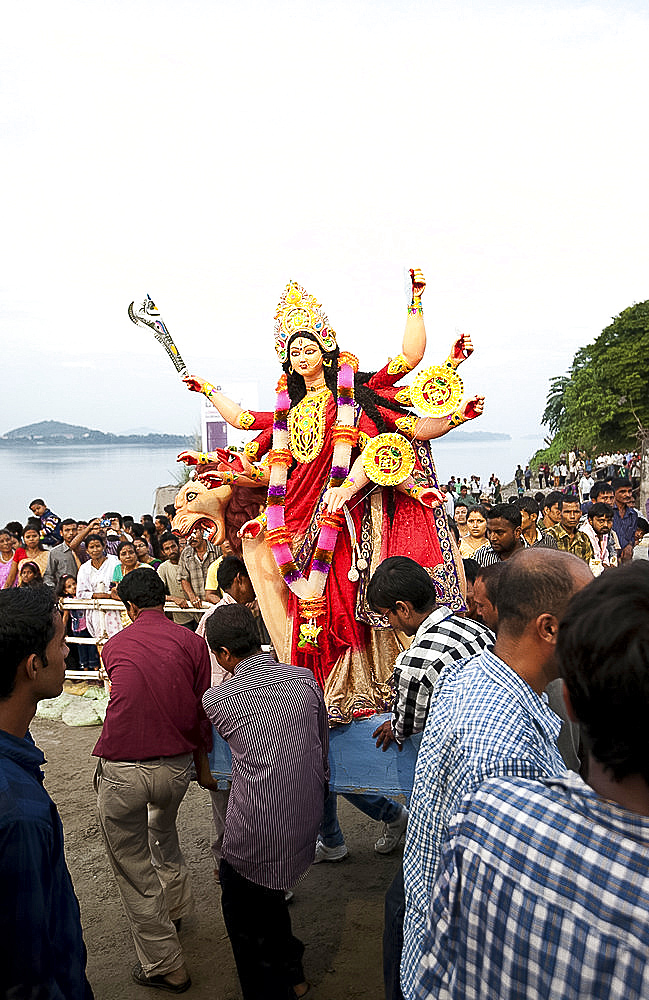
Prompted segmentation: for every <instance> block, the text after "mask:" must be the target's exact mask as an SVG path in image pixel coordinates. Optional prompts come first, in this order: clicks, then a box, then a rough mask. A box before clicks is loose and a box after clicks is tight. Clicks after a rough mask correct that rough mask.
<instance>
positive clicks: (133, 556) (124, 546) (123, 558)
mask: <svg viewBox="0 0 649 1000" xmlns="http://www.w3.org/2000/svg"><path fill="white" fill-rule="evenodd" d="M138 547H139V548H140V550H141V549H142V548H144V549H145V550H146V554H147V556H148V555H149V550H148V549H147V545H146V542H145V541H144V539H142V538H136V539H135V541H134V542H120V543H119V545H118V546H117V558H118V559H119V563H118V564H117V566H116V567H115V569H114V570H113V579H112V582H111V585H110V587H111V596H112V597H114V598H115V599H116V600H119V597H118V596H117V584H118V583H119V582H120V581H121V580H123V579H124V577H125V576H126V575H127V573H131V572H132V571H133V570H134V569H143V568H147V569H154V568H155V567H153V566H151V564H150V563H148V562H144V561H143V560H141V558H140V556H139V553H138ZM149 558H150V557H149Z"/></svg>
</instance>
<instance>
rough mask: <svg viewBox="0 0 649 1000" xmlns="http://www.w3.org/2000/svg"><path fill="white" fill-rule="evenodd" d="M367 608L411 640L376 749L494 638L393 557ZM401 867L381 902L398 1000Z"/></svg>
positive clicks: (403, 733)
mask: <svg viewBox="0 0 649 1000" xmlns="http://www.w3.org/2000/svg"><path fill="white" fill-rule="evenodd" d="M367 597H368V601H369V603H370V606H371V607H372V608H373V609H374V610H375V611H377V612H379V614H382V615H385V616H386V617H387V619H388V621H389V622H390V625H391V626H392V627H393V628H395V629H399V630H400V631H402V632H404V633H405V634H406V635H411V636H413V641H412V644H411V646H410V648H409V649H408V650H406V651H405V652H403V653H401V654H400V655H399V656H398V657H397V661H396V664H395V668H394V688H395V698H394V705H393V709H392V719H388V720H387V722H384V723H383V724H382V725H381V726H379V728H378V729H377V730H375V732H374V734H373V735H374V736H375V737H376V738H377V743H376V745H377V747H378V746H382V747H383V749H384V750H387V748H388V747H389V745H390V743H392V742H393V741H395V740H396V741H397V743H398V744H399V745H401V743H402V741H403V740H404V739H406V738H407V737H408V736H412V735H413V733H419V732H421V731H422V730H423V728H424V726H425V724H426V716H427V715H428V707H429V704H430V699H431V696H432V693H433V687H434V685H435V682H436V680H437V677H438V676H439V674H440V672H441V671H442V670H443V669H444V668H445V667H447V668H448V669H451V666H452V665H456V666H457V665H459V664H460V663H462V662H463V661H464V660H466V659H467V658H468V657H471V656H474V655H475V654H476V653H480V652H481V651H482V650H484V649H490V648H491V646H492V645H493V643H494V635H493V632H491V631H490V630H489V629H488V628H486V626H484V625H482V624H479V623H478V622H475V621H472V620H471V619H470V618H460V617H459V616H458V615H454V614H453V613H452V612H451V611H449V609H448V608H445V607H441V606H440V607H438V606H437V596H436V592H435V585H434V583H433V581H432V580H431V578H430V577H429V575H428V573H426V571H425V570H424V569H423V568H422V567H421V566H420V565H419V563H416V562H414V560H412V559H407V558H406V557H405V556H393V557H392V558H391V559H386V560H384V562H382V563H381V564H380V566H378V568H377V569H376V571H375V573H374V574H373V576H372V579H371V580H370V583H369V587H368V592H367ZM404 908H405V903H404V897H403V870H402V869H401V867H400V868H399V871H398V872H397V874H396V877H395V879H394V881H393V883H392V885H391V886H390V888H389V890H388V893H387V895H386V900H385V937H384V941H383V970H384V971H383V974H384V979H385V984H386V996H388V997H394V998H398V997H399V996H400V989H399V961H400V957H401V945H402V932H401V927H402V924H403V911H404Z"/></svg>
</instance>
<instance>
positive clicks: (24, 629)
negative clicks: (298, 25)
mask: <svg viewBox="0 0 649 1000" xmlns="http://www.w3.org/2000/svg"><path fill="white" fill-rule="evenodd" d="M55 606H56V604H55V599H54V591H53V590H52V588H51V587H44V586H43V585H42V584H41V585H40V586H37V587H17V588H15V589H14V588H12V589H11V590H0V699H2V698H8V697H9V696H10V694H11V692H12V691H13V689H14V685H15V683H16V674H17V672H18V667H19V665H20V664H21V663H22V662H23V660H24V659H25V657H27V656H30V655H31V654H32V653H36V654H37V655H38V656H40V657H41V659H42V660H43V662H46V661H45V649H46V647H47V644H48V643H49V642H50V641H51V640H52V638H53V636H54V632H55V624H54V617H53V612H54V608H55Z"/></svg>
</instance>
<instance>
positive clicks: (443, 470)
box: [0, 433, 542, 525]
mask: <svg viewBox="0 0 649 1000" xmlns="http://www.w3.org/2000/svg"><path fill="white" fill-rule="evenodd" d="M541 446H542V440H541V438H539V439H534V440H532V439H519V440H511V441H487V442H482V443H477V442H471V441H465V442H462V441H460V442H458V441H457V439H456V440H455V441H454V440H453V435H452V433H451V434H449V435H448V436H447V437H446V438H445V439H443V440H441V441H438V442H436V443H435V445H434V455H435V462H436V465H437V471H438V474H439V476H440V479H442V480H448V479H450V477H451V476H452V475H455V476H459V477H461V478H463V477H464V476H466V477H467V478H468V477H469V476H470V475H472V474H476V475H479V476H480V477H481V479H482V481H483V482H486V481H487V480H488V479H489V476H490V475H491V473H492V472H495V474H496V475H497V476H498V477H499V479H500V480H501V481H502V482H508V481H509V480H511V479H513V476H514V470H515V468H516V465H517V464H518V463H519V462H520V463H521V465H522V466H523V467H524V466H525V463H526V461H527V460H528V458H529V457H530V456H531V455H532V454H533V453H534V452H535V451H536V450H537V449H538V448H540V447H541ZM179 450H180V449H179V448H177V447H175V446H174V447H169V446H165V445H163V446H158V447H152V446H147V447H144V446H142V445H137V444H133V445H74V444H70V445H61V446H56V447H51V446H47V445H42V446H37V447H29V448H25V449H20V448H17V447H12V448H2V449H1V450H0V463H2V473H3V475H2V482H3V489H2V494H1V496H0V524H2V525H4V524H6V523H7V521H10V520H11V521H13V520H16V521H21V522H22V523H24V522H25V521H26V520H27V518H28V517H29V515H30V511H29V508H28V505H29V502H30V501H31V500H34V499H35V498H36V497H43V499H44V500H45V503H46V504H47V505H48V506H49V507H50V508H51V509H52V510H53V511H55V512H56V513H57V514H59V515H60V516H61V517H70V516H72V517H82V518H90V517H92V516H96V515H98V514H101V513H103V512H104V511H106V510H118V511H120V512H121V513H122V514H133V516H134V517H135V518H136V520H139V518H140V515H141V514H144V513H151V512H152V510H153V499H154V494H155V490H156V488H157V487H158V486H166V485H168V484H170V483H173V482H174V481H175V477H176V476H177V475H178V471H179V470H180V469H181V468H182V466H180V465H178V464H177V463H176V455H177V454H178V451H179Z"/></svg>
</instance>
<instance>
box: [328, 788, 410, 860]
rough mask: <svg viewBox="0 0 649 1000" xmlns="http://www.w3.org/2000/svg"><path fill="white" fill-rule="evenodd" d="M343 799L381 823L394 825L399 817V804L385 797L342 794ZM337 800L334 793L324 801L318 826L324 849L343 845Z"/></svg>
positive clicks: (330, 793)
mask: <svg viewBox="0 0 649 1000" xmlns="http://www.w3.org/2000/svg"><path fill="white" fill-rule="evenodd" d="M343 798H344V799H347V801H348V802H351V804H352V805H353V806H356V808H357V809H360V811H361V812H364V813H365V815H366V816H370V817H371V818H372V819H378V820H380V821H381V822H383V823H394V821H395V820H396V819H398V818H399V816H400V815H401V809H402V807H401V806H400V805H399V803H398V802H394V801H393V800H392V799H388V798H387V797H386V796H385V795H361V794H356V793H353V792H350V793H348V794H344V793H343ZM337 799H338V796H337V795H336V793H335V792H329V795H328V797H327V799H326V800H325V806H324V815H323V817H322V824H321V826H320V840H321V841H322V843H323V844H324V845H325V847H339V846H340V844H344V843H345V838H344V837H343V832H342V830H341V829H340V823H339V822H338V807H337V806H338V804H337Z"/></svg>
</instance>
